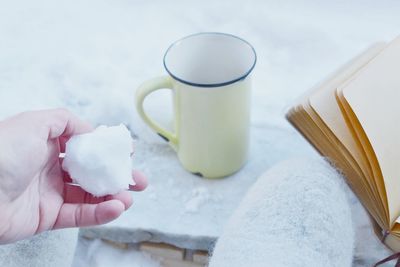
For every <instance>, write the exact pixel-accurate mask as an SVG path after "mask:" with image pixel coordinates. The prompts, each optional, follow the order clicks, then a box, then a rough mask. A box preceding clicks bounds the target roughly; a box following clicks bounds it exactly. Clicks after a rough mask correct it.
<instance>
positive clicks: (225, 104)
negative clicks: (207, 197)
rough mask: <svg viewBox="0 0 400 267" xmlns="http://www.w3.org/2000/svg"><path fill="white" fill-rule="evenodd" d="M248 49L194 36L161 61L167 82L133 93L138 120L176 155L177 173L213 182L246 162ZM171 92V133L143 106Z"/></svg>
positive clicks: (235, 41) (219, 36) (220, 38)
mask: <svg viewBox="0 0 400 267" xmlns="http://www.w3.org/2000/svg"><path fill="white" fill-rule="evenodd" d="M256 60H257V56H256V53H255V50H254V48H253V47H252V46H251V45H250V44H249V43H248V42H246V41H245V40H243V39H241V38H239V37H236V36H233V35H230V34H225V33H214V32H210V33H198V34H194V35H190V36H187V37H185V38H183V39H181V40H179V41H177V42H175V43H173V44H172V45H171V46H170V47H169V48H168V50H167V52H166V53H165V56H164V67H165V69H166V71H167V72H168V74H169V75H168V76H164V77H158V78H154V79H152V80H149V81H147V82H145V83H143V84H142V85H141V86H140V87H139V88H138V89H137V91H136V108H137V111H138V113H139V115H140V116H141V117H142V119H143V120H144V122H145V123H147V124H148V125H149V126H150V127H151V128H152V129H153V130H154V131H155V132H156V133H158V134H159V135H160V136H161V137H162V138H163V139H164V140H166V141H167V142H169V144H170V145H171V146H172V147H173V148H174V149H175V150H176V152H177V154H178V158H179V160H180V162H181V164H182V165H183V167H184V168H185V169H186V170H188V171H190V172H192V173H194V174H196V175H199V176H203V177H207V178H219V177H224V176H227V175H230V174H232V173H234V172H236V171H238V170H239V169H240V168H241V167H242V166H243V165H244V164H245V162H246V160H247V154H248V150H249V132H250V98H251V79H250V73H251V71H252V70H253V68H254V66H255V64H256ZM164 88H168V89H171V90H172V92H173V100H174V132H169V131H167V130H166V129H164V128H162V127H161V126H160V125H158V124H157V123H156V122H155V121H153V120H152V119H151V118H150V117H149V116H148V115H147V114H146V113H145V111H144V108H143V102H144V99H145V97H146V96H147V95H149V94H150V93H151V92H153V91H155V90H158V89H164Z"/></svg>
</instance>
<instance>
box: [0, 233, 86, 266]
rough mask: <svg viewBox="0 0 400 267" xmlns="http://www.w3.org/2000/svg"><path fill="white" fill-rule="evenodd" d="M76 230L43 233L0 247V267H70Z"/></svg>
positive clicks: (75, 240)
mask: <svg viewBox="0 0 400 267" xmlns="http://www.w3.org/2000/svg"><path fill="white" fill-rule="evenodd" d="M77 239H78V229H63V230H57V231H51V232H44V233H41V234H40V235H37V236H34V237H32V238H30V239H26V240H22V241H18V242H16V243H14V244H9V245H2V246H0V266H1V267H71V264H72V262H73V258H74V251H75V247H76V243H77Z"/></svg>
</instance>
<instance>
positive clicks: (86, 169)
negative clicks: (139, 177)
mask: <svg viewBox="0 0 400 267" xmlns="http://www.w3.org/2000/svg"><path fill="white" fill-rule="evenodd" d="M132 153H133V144H132V139H131V136H130V133H129V131H128V129H127V128H126V127H125V126H124V125H122V124H121V125H119V126H113V127H106V126H99V127H97V128H96V129H95V130H94V131H93V132H91V133H87V134H81V135H76V136H73V137H72V138H71V139H70V140H68V142H67V144H66V150H65V158H64V161H63V169H64V170H65V171H67V172H68V173H69V174H70V176H71V178H72V179H73V180H74V182H76V183H78V184H79V185H80V186H81V187H82V188H83V189H84V190H85V191H87V192H89V193H91V194H92V195H94V196H105V195H113V194H116V193H118V192H120V191H122V190H124V189H127V188H128V187H129V184H133V183H134V181H133V179H132V160H131V154H132Z"/></svg>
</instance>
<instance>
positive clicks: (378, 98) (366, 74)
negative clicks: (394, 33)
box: [286, 37, 400, 251]
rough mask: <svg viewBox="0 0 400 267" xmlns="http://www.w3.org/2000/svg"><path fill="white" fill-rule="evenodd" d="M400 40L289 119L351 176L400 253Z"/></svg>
mask: <svg viewBox="0 0 400 267" xmlns="http://www.w3.org/2000/svg"><path fill="white" fill-rule="evenodd" d="M399 70H400V37H398V38H397V39H395V40H394V41H392V42H391V43H389V44H385V43H378V44H375V45H373V46H372V47H370V48H369V49H367V50H366V51H365V52H364V53H362V54H361V55H359V56H358V57H356V58H354V59H353V60H351V61H350V62H349V63H347V64H346V65H345V66H344V67H342V68H341V69H340V70H338V71H337V72H336V73H335V74H333V75H332V76H331V77H330V78H328V79H326V80H325V81H324V82H322V83H320V84H319V85H317V86H316V87H315V88H313V89H312V90H311V91H310V92H308V93H307V94H306V95H304V96H303V97H302V98H301V99H299V100H298V102H296V103H295V105H294V106H293V107H292V108H291V109H290V110H289V111H288V113H287V115H286V116H287V119H288V120H289V121H290V122H291V123H292V124H293V125H294V126H295V127H296V128H297V129H298V130H299V131H300V132H301V133H302V134H303V135H304V137H305V138H306V139H307V140H308V141H309V142H310V143H311V144H312V145H313V146H314V147H315V148H316V149H317V150H318V151H319V152H320V153H321V154H322V155H323V156H326V157H327V158H329V159H330V160H331V162H332V163H333V164H334V165H335V166H336V167H338V168H339V169H340V170H341V171H342V172H343V173H344V174H345V176H346V178H347V180H348V183H349V184H350V186H351V187H352V189H353V191H354V192H355V193H356V195H357V196H358V197H359V199H360V201H361V202H362V203H363V205H364V207H365V208H366V209H367V210H368V212H369V214H370V215H371V217H372V218H373V220H374V221H375V223H376V229H375V230H378V231H376V232H377V234H378V235H380V237H381V238H382V241H383V242H384V243H385V244H386V245H387V246H389V247H390V248H391V249H392V250H394V251H400V219H399V216H400V164H399V160H400V73H399Z"/></svg>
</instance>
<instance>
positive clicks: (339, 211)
mask: <svg viewBox="0 0 400 267" xmlns="http://www.w3.org/2000/svg"><path fill="white" fill-rule="evenodd" d="M343 187H344V182H343V180H342V177H341V175H340V174H339V173H338V172H336V170H334V169H333V168H332V167H331V166H330V165H329V164H328V163H326V162H324V161H322V160H311V159H295V160H290V161H285V162H282V163H280V164H278V165H276V166H275V167H273V168H272V169H270V170H269V171H267V172H266V173H265V174H264V175H262V176H261V177H260V178H259V180H258V181H257V182H256V183H255V184H254V185H253V186H252V187H251V188H250V190H249V191H248V193H247V195H246V197H245V198H244V199H243V201H242V203H241V204H240V206H239V207H238V209H237V210H236V211H235V213H234V214H233V216H232V217H231V219H230V220H229V222H228V224H227V226H226V227H225V229H224V233H223V234H222V236H221V237H220V238H219V240H218V242H217V244H216V247H215V250H214V253H213V256H212V258H211V262H210V265H209V266H210V267H225V266H226V267H235V266H238V267H239V266H240V267H242V266H246V267H268V266H271V267H283V266H285V267H287V266H290V267H297V266H304V267H306V266H307V267H314V266H315V267H319V266H324V267H347V266H351V264H352V258H353V242H354V233H353V228H352V219H351V212H350V206H349V204H348V202H347V199H346V195H345V190H344V189H343Z"/></svg>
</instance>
